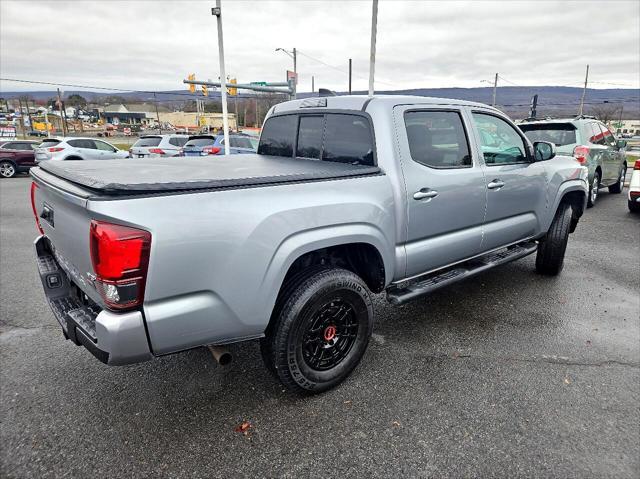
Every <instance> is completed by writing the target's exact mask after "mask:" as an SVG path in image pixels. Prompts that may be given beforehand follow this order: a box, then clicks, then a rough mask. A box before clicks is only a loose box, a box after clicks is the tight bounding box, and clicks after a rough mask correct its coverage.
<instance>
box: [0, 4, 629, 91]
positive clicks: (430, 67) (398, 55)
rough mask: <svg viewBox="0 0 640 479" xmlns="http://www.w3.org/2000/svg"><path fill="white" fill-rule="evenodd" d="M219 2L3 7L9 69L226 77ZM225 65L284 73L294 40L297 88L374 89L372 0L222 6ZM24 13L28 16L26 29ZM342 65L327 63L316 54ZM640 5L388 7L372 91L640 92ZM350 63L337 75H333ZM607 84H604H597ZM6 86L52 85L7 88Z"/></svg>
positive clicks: (241, 75)
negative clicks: (500, 87) (564, 88)
mask: <svg viewBox="0 0 640 479" xmlns="http://www.w3.org/2000/svg"><path fill="white" fill-rule="evenodd" d="M213 4H214V2H213V0H211V1H200V2H186V1H180V2H178V1H167V0H162V1H128V2H124V1H113V0H112V1H108V2H104V1H100V2H93V1H71V2H62V1H48V2H46V1H29V2H25V1H15V0H9V1H7V0H4V1H2V2H0V40H1V41H0V72H1V74H2V77H11V78H26V79H33V80H44V81H54V82H61V83H78V84H89V85H100V86H107V87H114V88H127V89H129V88H130V89H154V90H167V89H179V88H183V85H182V83H181V80H182V78H184V77H185V76H186V75H187V74H188V73H190V72H195V73H196V75H197V77H198V78H201V79H206V78H217V77H218V55H217V41H216V39H217V37H216V26H215V19H214V17H212V16H211V14H210V8H211V6H212V5H213ZM223 12H224V33H225V44H226V49H225V55H226V58H227V71H228V72H229V74H231V75H233V76H237V78H238V79H239V81H257V80H267V81H275V80H282V79H283V77H284V72H285V70H286V69H287V68H291V60H290V59H289V58H288V57H287V56H286V55H284V54H283V53H281V52H275V51H274V50H275V48H276V47H285V48H291V47H293V46H295V47H297V48H298V49H299V50H300V52H301V54H300V55H299V58H298V70H299V73H300V89H302V90H309V89H310V83H311V75H315V78H316V86H324V87H328V88H333V89H340V90H344V89H346V86H347V75H346V70H347V60H348V58H353V60H354V88H355V89H366V85H367V75H368V55H369V35H370V30H369V29H370V15H371V4H370V2H369V1H342V2H339V1H324V2H319V1H279V2H272V1H231V0H224V1H223ZM25 19H28V21H27V22H26V23H25ZM310 57H313V58H316V59H318V60H321V61H322V62H324V63H326V64H328V65H331V66H333V68H331V67H328V66H326V65H323V64H322V63H320V62H318V61H315V60H313V59H312V58H310ZM638 58H640V2H636V1H622V2H615V1H610V2H600V1H584V2H578V1H557V2H556V1H522V2H521V1H508V2H507V1H502V2H501V1H492V2H490V1H474V2H455V1H446V2H445V1H381V2H380V10H379V20H378V55H377V59H378V63H377V66H376V73H377V74H376V79H377V82H376V87H377V88H378V89H393V88H395V89H400V88H412V87H454V86H457V87H475V86H481V83H480V80H483V79H491V78H492V77H493V74H494V73H495V72H496V71H497V72H500V74H501V76H503V77H505V78H507V79H509V80H510V81H512V82H514V83H516V84H518V85H550V84H555V85H572V86H578V85H579V84H580V82H581V81H582V78H583V75H584V68H585V65H586V64H587V63H589V64H590V66H591V67H590V68H591V74H590V78H591V79H592V80H593V81H594V83H593V84H592V86H593V87H596V88H597V87H602V88H612V87H615V86H616V85H611V83H613V84H621V86H629V87H634V88H638V87H639V86H640V64H639V60H638ZM338 70H342V71H338ZM595 82H600V83H595ZM0 88H1V89H2V90H18V89H25V88H28V89H45V87H25V86H24V85H18V84H15V83H9V82H2V83H0Z"/></svg>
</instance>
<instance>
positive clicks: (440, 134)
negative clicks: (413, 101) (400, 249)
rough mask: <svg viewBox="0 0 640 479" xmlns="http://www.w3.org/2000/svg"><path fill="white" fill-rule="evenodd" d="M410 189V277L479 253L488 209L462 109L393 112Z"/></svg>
mask: <svg viewBox="0 0 640 479" xmlns="http://www.w3.org/2000/svg"><path fill="white" fill-rule="evenodd" d="M394 122H395V126H396V134H397V135H398V138H399V154H400V162H401V166H402V171H403V175H404V179H405V185H406V190H405V193H406V201H407V218H408V225H407V241H406V244H405V250H406V255H407V271H406V276H407V277H411V276H415V275H417V274H420V273H424V272H427V271H431V270H433V269H437V268H440V267H442V266H446V265H448V264H451V263H454V262H457V261H461V260H464V259H466V258H469V257H471V256H474V255H476V254H478V253H479V252H480V245H481V242H482V227H483V226H482V225H483V221H484V214H485V207H486V198H487V192H486V186H485V178H484V174H483V170H482V165H481V163H480V161H479V158H478V157H477V154H474V152H476V151H477V149H476V148H475V140H474V139H473V138H472V137H470V135H469V134H468V132H469V131H470V128H469V124H468V119H467V118H465V115H464V112H463V110H462V109H460V108H429V107H424V106H409V105H407V106H397V107H395V108H394Z"/></svg>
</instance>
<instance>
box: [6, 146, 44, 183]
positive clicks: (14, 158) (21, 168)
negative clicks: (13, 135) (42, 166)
mask: <svg viewBox="0 0 640 479" xmlns="http://www.w3.org/2000/svg"><path fill="white" fill-rule="evenodd" d="M40 143H41V142H39V141H29V140H14V141H0V177H2V178H11V177H13V176H15V175H16V174H18V173H23V172H26V171H29V168H31V167H32V166H36V159H35V153H34V150H35V149H36V148H37V147H38V145H39V144H40Z"/></svg>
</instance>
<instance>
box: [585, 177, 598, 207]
mask: <svg viewBox="0 0 640 479" xmlns="http://www.w3.org/2000/svg"><path fill="white" fill-rule="evenodd" d="M598 188H600V173H598V172H597V171H596V172H595V173H594V174H593V181H591V185H590V186H589V198H588V199H587V208H591V207H593V205H595V204H596V200H597V199H598Z"/></svg>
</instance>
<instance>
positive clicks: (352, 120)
mask: <svg viewBox="0 0 640 479" xmlns="http://www.w3.org/2000/svg"><path fill="white" fill-rule="evenodd" d="M258 153H259V154H262V155H275V156H284V157H293V156H295V157H297V158H310V159H316V160H318V159H320V160H323V161H332V162H339V163H349V164H354V165H368V166H373V165H374V164H375V158H374V141H373V133H372V130H371V124H370V122H369V120H368V118H367V117H366V116H364V115H359V114H353V113H347V112H345V113H326V114H318V113H313V114H312V113H309V114H286V115H281V116H274V117H271V118H269V119H268V120H267V122H266V123H265V126H264V128H263V130H262V135H261V136H260V143H259V145H258Z"/></svg>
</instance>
